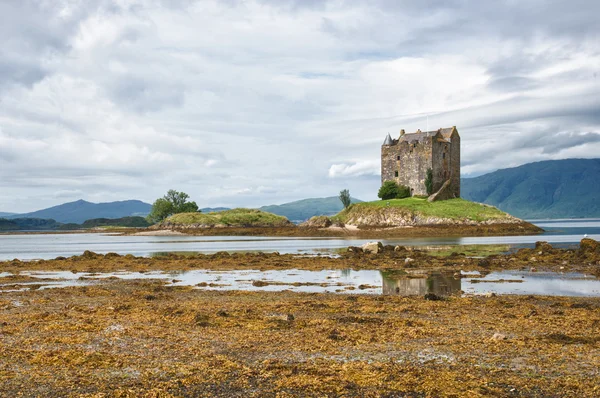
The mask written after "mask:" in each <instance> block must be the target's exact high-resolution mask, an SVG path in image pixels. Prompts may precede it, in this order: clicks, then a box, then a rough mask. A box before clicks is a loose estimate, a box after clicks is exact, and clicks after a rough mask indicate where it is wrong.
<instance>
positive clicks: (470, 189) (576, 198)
mask: <svg viewBox="0 0 600 398" xmlns="http://www.w3.org/2000/svg"><path fill="white" fill-rule="evenodd" d="M461 196H462V197H463V198H464V199H467V200H472V201H475V202H482V203H487V204H490V205H493V206H496V207H498V208H499V209H500V210H503V211H505V212H507V213H510V214H512V215H514V216H516V217H519V218H528V219H536V218H578V217H600V159H565V160H549V161H543V162H536V163H528V164H524V165H522V166H519V167H514V168H511V169H502V170H497V171H495V172H493V173H489V174H485V175H482V176H479V177H476V178H464V179H462V181H461Z"/></svg>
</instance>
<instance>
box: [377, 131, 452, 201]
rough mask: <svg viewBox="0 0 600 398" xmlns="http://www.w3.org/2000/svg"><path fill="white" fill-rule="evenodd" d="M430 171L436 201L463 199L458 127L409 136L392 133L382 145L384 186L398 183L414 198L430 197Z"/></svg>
mask: <svg viewBox="0 0 600 398" xmlns="http://www.w3.org/2000/svg"><path fill="white" fill-rule="evenodd" d="M427 169H431V170H432V172H433V193H434V194H435V193H438V191H439V193H438V194H437V195H436V200H443V199H451V198H459V197H460V136H459V135H458V130H456V126H454V127H450V128H443V129H439V130H436V131H427V132H422V131H421V130H417V132H416V133H411V134H406V133H405V132H404V130H401V131H400V137H398V139H392V137H391V136H390V135H389V134H388V135H387V137H386V138H385V141H384V143H383V145H382V146H381V183H382V184H383V183H384V182H386V181H390V180H392V181H396V182H397V183H398V184H401V185H406V186H408V187H409V188H410V190H411V193H412V195H425V196H426V195H427V189H426V187H425V178H426V177H427Z"/></svg>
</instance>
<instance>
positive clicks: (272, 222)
mask: <svg viewBox="0 0 600 398" xmlns="http://www.w3.org/2000/svg"><path fill="white" fill-rule="evenodd" d="M289 225H291V222H290V221H289V220H288V219H287V218H285V217H283V216H278V215H276V214H273V213H268V212H265V211H261V210H257V209H241V208H238V209H231V210H225V211H220V212H212V213H179V214H174V215H172V216H170V217H169V218H167V219H166V220H165V221H164V222H163V223H161V224H160V226H161V227H169V226H177V227H181V228H186V227H188V228H201V227H219V226H221V227H285V226H289Z"/></svg>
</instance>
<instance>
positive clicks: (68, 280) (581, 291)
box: [0, 269, 600, 297]
mask: <svg viewBox="0 0 600 398" xmlns="http://www.w3.org/2000/svg"><path fill="white" fill-rule="evenodd" d="M20 275H21V276H29V277H31V278H33V279H35V281H32V282H23V283H14V282H11V278H10V277H11V276H12V274H9V273H3V274H0V294H1V293H3V292H10V291H18V290H28V289H31V288H35V289H48V288H60V287H67V286H86V285H92V284H98V283H102V281H103V280H105V279H107V278H118V279H146V280H148V279H156V280H162V281H164V282H165V283H166V285H167V286H195V287H196V288H198V289H210V290H245V291H271V292H272V291H283V290H289V291H293V292H313V293H325V292H329V293H353V294H384V295H401V296H417V295H419V296H423V295H425V294H427V293H434V294H436V295H440V296H448V295H457V294H467V295H469V294H473V295H479V294H486V293H496V294H525V295H529V294H536V295H551V296H585V297H600V280H599V279H597V278H595V277H593V276H589V275H585V274H579V273H564V274H561V273H553V272H528V271H527V272H526V271H498V272H491V273H489V274H480V273H478V272H461V273H442V272H432V271H419V270H409V271H380V270H358V271H354V270H322V271H306V270H296V269H291V270H270V271H260V270H231V271H209V270H192V271H184V272H160V271H155V272H144V273H140V272H112V273H88V272H80V273H73V272H71V271H57V272H42V271H31V272H28V271H23V272H20Z"/></svg>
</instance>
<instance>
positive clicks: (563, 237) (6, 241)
mask: <svg viewBox="0 0 600 398" xmlns="http://www.w3.org/2000/svg"><path fill="white" fill-rule="evenodd" d="M535 223H536V224H537V225H539V226H541V227H542V228H544V229H546V232H545V233H544V234H542V235H531V236H485V237H462V238H457V237H436V238H401V239H384V240H382V242H383V243H384V244H389V245H402V246H454V245H508V246H510V248H513V249H516V248H521V247H533V245H534V244H535V242H537V241H540V240H546V241H548V242H550V243H552V244H553V245H555V246H557V247H570V246H575V245H577V244H578V243H579V241H580V240H581V239H582V238H583V236H584V234H587V235H588V236H589V237H590V238H592V239H596V240H600V219H576V220H540V221H535ZM372 240H374V239H342V238H296V237H244V236H118V235H112V234H39V235H38V234H35V235H0V260H12V259H14V258H18V259H21V260H34V259H53V258H56V257H58V256H64V257H69V256H73V255H80V254H82V253H83V252H84V251H85V250H91V251H93V252H96V253H102V254H106V253H109V252H115V253H119V254H123V255H124V254H133V255H135V256H152V255H154V254H156V253H169V252H199V253H215V252H218V251H229V252H233V251H263V252H274V251H277V252H279V253H282V254H283V253H294V254H316V253H330V252H331V251H333V250H337V249H340V248H345V247H348V246H360V245H362V244H364V243H366V242H368V241H372Z"/></svg>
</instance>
